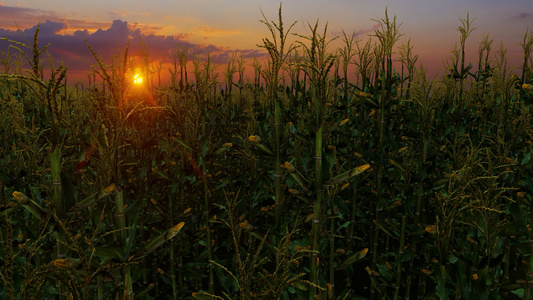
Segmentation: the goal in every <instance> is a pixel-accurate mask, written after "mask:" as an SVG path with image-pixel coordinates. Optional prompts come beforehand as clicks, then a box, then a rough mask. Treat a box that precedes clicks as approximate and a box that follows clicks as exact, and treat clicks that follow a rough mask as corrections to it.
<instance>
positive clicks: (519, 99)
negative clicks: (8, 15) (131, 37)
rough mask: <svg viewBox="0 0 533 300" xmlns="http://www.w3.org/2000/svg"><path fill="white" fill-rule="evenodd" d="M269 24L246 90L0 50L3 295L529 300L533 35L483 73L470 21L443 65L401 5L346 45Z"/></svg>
mask: <svg viewBox="0 0 533 300" xmlns="http://www.w3.org/2000/svg"><path fill="white" fill-rule="evenodd" d="M263 18H264V19H263V20H262V22H263V23H264V24H265V25H266V27H267V29H268V30H269V31H270V35H269V37H268V38H264V39H263V41H262V43H261V45H260V47H262V48H264V49H266V50H267V51H268V54H269V57H268V60H267V63H266V64H264V65H261V64H260V63H259V62H258V61H257V60H256V61H255V62H254V64H253V68H254V71H255V72H254V74H255V77H254V78H253V81H250V82H246V81H245V78H244V68H245V61H244V58H243V57H242V56H238V55H235V56H233V57H231V59H230V61H229V62H228V64H227V65H225V66H217V65H214V64H213V63H212V62H211V60H210V58H209V56H207V57H201V56H200V55H196V54H194V53H190V52H189V49H188V48H183V49H177V51H176V54H175V57H174V60H173V61H174V64H173V67H172V68H171V69H170V70H169V71H170V74H171V81H170V82H169V83H167V84H159V85H154V80H153V78H152V76H153V74H155V73H157V72H159V71H160V66H155V65H152V64H151V63H150V59H149V54H148V51H146V47H145V46H144V45H143V43H142V41H140V43H141V46H142V51H141V53H140V55H141V57H142V59H140V60H138V61H134V60H133V59H131V57H130V53H129V52H128V49H129V47H128V46H126V48H125V49H124V51H123V52H122V53H119V54H117V55H116V56H115V57H113V58H112V59H109V60H108V58H101V57H99V56H98V55H97V54H96V52H95V51H93V50H92V48H91V46H90V45H88V47H89V49H91V52H92V53H93V55H94V61H95V64H94V68H93V70H92V71H91V73H90V75H89V76H88V83H87V84H82V83H76V84H73V85H72V84H71V85H69V84H68V83H67V78H68V71H67V67H65V66H63V65H59V66H58V65H57V63H55V62H54V61H52V59H50V58H48V59H44V58H46V56H45V54H46V47H43V48H41V47H40V46H39V44H38V34H39V32H38V31H37V32H36V34H35V37H34V41H33V45H25V44H20V43H17V42H12V47H11V48H10V50H9V52H7V53H4V52H3V53H1V54H2V55H1V62H2V67H3V70H2V73H1V74H0V86H1V88H0V99H1V101H0V139H1V140H0V191H1V193H0V262H1V263H0V299H51V298H60V299H113V298H114V299H133V298H137V299H192V298H195V299H449V298H462V299H511V298H516V299H520V298H521V299H531V298H532V297H533V296H532V287H533V231H532V228H531V224H532V223H533V205H532V201H533V181H532V180H531V178H532V177H533V159H532V154H533V153H532V152H533V148H532V147H533V126H532V125H533V115H532V113H531V108H530V105H531V103H533V61H532V58H531V49H532V47H533V32H531V31H530V30H529V29H527V30H526V32H525V34H524V36H523V41H521V43H520V45H521V46H522V48H523V51H524V53H523V57H524V61H523V64H522V65H521V66H519V67H510V66H508V65H507V59H506V49H505V48H504V47H503V45H502V46H500V47H499V48H498V49H497V50H496V51H492V47H491V46H492V40H491V39H490V37H489V36H488V35H487V36H484V37H483V39H482V41H481V42H480V43H479V51H478V53H479V60H478V62H477V66H473V65H472V64H468V65H467V62H465V51H466V50H465V47H466V43H465V42H466V40H467V39H471V38H472V33H473V32H474V28H473V27H472V24H473V20H472V19H471V18H470V16H469V15H468V14H467V16H466V18H460V23H461V24H460V26H459V27H458V31H459V33H460V39H459V45H460V48H457V47H455V48H453V49H452V51H451V57H450V58H449V59H448V60H447V67H448V68H447V69H446V71H445V73H444V74H443V76H442V77H441V78H435V79H431V78H428V76H426V74H425V70H424V69H423V68H422V67H417V66H416V63H417V59H418V56H417V55H416V54H414V53H415V52H416V49H413V47H412V45H411V43H410V41H408V40H407V41H404V40H402V36H403V34H402V33H401V32H400V25H401V24H398V23H397V22H396V18H395V17H394V18H390V17H389V15H388V12H387V11H385V16H384V17H383V18H381V19H379V20H376V21H377V22H379V23H380V24H381V26H380V28H379V29H378V30H376V31H375V33H374V34H372V38H371V39H369V40H368V41H367V42H365V43H362V42H361V41H359V40H356V39H355V38H354V36H353V35H349V34H346V33H344V34H343V36H342V37H340V39H339V41H341V44H342V47H341V48H339V49H332V43H331V42H332V41H333V40H334V39H336V38H337V37H331V38H330V37H328V36H327V32H328V31H327V24H326V25H323V24H320V23H318V22H317V23H316V24H314V25H312V24H307V25H306V28H308V34H307V35H299V34H297V33H294V32H293V31H294V30H295V29H294V28H293V26H292V25H294V24H293V23H291V24H292V25H291V26H289V27H287V26H286V24H284V20H283V18H282V14H281V7H280V10H279V18H278V20H277V21H274V22H273V21H270V20H269V19H268V18H267V17H265V15H264V14H263ZM291 35H292V36H294V37H295V38H296V39H297V41H296V42H295V43H294V44H289V43H288V40H287V38H288V37H290V36H291ZM26 50H28V52H25V51H26ZM26 53H31V55H27V54H26ZM43 59H44V60H43ZM106 61H108V62H107V63H106ZM188 62H192V64H188ZM191 66H192V68H193V70H192V71H191V72H190V73H188V70H187V67H189V69H190V68H191ZM476 67H477V69H476ZM352 68H353V69H355V74H349V73H350V71H349V70H351V69H352ZM137 72H139V73H140V74H141V75H142V78H143V80H142V83H141V82H140V80H137V81H136V84H135V85H134V83H133V75H134V74H135V73H137ZM219 72H222V74H223V75H222V76H219ZM187 74H189V78H188V77H187ZM515 74H516V75H515ZM235 75H238V76H237V77H235ZM352 75H354V76H355V78H356V79H355V80H350V79H349V77H351V76H352ZM191 76H192V77H191Z"/></svg>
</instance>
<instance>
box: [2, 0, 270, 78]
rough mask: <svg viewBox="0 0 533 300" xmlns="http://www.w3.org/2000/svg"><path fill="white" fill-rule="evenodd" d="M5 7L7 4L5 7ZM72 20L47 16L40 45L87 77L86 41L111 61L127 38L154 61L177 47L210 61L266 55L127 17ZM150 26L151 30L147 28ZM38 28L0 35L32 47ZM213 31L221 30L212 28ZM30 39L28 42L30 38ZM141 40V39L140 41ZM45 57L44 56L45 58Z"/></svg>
mask: <svg viewBox="0 0 533 300" xmlns="http://www.w3.org/2000/svg"><path fill="white" fill-rule="evenodd" d="M2 8H4V7H2ZM82 25H83V23H82V22H78V23H76V27H77V28H80V27H82ZM72 27H73V26H72V24H70V22H69V21H68V20H64V19H63V20H59V21H50V20H47V21H46V22H44V23H41V24H40V31H39V46H40V47H43V46H44V45H47V44H50V46H49V48H48V52H49V53H50V55H51V56H52V58H53V59H54V62H58V61H62V62H63V63H64V64H65V65H66V66H68V67H69V74H73V75H74V77H75V78H77V79H84V77H85V75H86V74H87V72H88V71H89V70H90V68H91V66H94V65H96V61H95V59H94V57H93V56H92V54H91V52H90V50H89V49H88V47H87V44H86V42H85V41H87V43H89V45H91V47H92V49H93V50H94V51H95V52H96V53H97V54H98V55H99V56H100V57H102V58H103V59H104V61H105V62H106V63H110V62H111V61H110V60H111V58H112V57H113V55H117V54H120V53H121V52H122V51H124V49H125V47H126V45H127V43H128V41H130V44H129V50H128V51H129V52H128V53H129V55H130V56H132V57H135V56H137V55H139V54H140V51H141V44H144V45H145V46H146V48H147V50H148V54H149V56H150V59H151V61H154V62H156V64H158V63H159V62H162V63H170V62H172V60H173V55H174V54H175V53H176V50H177V47H185V46H187V47H188V48H189V53H190V54H191V56H190V58H191V59H194V58H195V57H196V55H198V54H200V56H201V57H204V58H205V57H206V56H207V53H209V54H210V57H211V62H213V63H215V64H217V63H226V62H227V61H228V59H229V58H230V57H231V55H232V53H234V52H241V53H243V56H244V57H245V58H251V57H260V56H262V55H264V54H263V53H262V52H261V51H260V50H259V49H244V50H239V49H230V48H225V47H219V46H216V45H211V44H206V45H203V44H195V43H190V42H189V41H188V40H187V38H188V37H190V34H189V33H181V34H177V35H160V34H156V33H155V32H156V30H157V26H150V25H142V24H137V23H134V24H133V25H130V24H128V22H126V21H122V20H114V21H113V22H112V23H111V25H110V26H109V25H108V26H107V28H106V27H103V26H102V27H100V28H98V29H96V30H91V31H90V30H88V29H72ZM145 28H148V30H147V31H148V32H152V33H147V32H145ZM36 30H37V25H34V26H32V27H30V28H27V29H24V30H11V29H3V28H0V37H5V38H8V39H10V40H14V41H17V42H22V43H27V44H28V46H30V47H31V43H32V42H33V36H34V35H35V32H36ZM65 31H71V32H72V34H62V33H64V32H65ZM212 31H213V32H218V31H217V30H216V29H212ZM28 41H29V42H28ZM141 41H142V42H141ZM9 45H10V43H8V42H7V41H1V40H0V50H2V51H7V48H8V47H9ZM26 53H27V54H28V55H31V50H30V49H27V50H26ZM42 59H44V57H43V58H42Z"/></svg>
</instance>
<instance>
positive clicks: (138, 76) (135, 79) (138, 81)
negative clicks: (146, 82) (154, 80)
mask: <svg viewBox="0 0 533 300" xmlns="http://www.w3.org/2000/svg"><path fill="white" fill-rule="evenodd" d="M133 83H135V84H137V85H139V84H141V83H143V77H142V76H141V74H135V75H134V76H133Z"/></svg>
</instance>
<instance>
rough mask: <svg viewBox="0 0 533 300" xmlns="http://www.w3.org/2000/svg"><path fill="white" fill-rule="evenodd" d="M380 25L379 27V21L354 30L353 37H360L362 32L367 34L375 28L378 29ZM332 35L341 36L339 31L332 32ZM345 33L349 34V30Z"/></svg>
mask: <svg viewBox="0 0 533 300" xmlns="http://www.w3.org/2000/svg"><path fill="white" fill-rule="evenodd" d="M380 27H381V25H380V24H379V23H376V24H374V25H373V26H372V27H370V28H365V29H359V30H357V31H354V32H353V33H352V34H353V37H354V38H358V37H361V36H362V35H364V34H367V33H370V32H374V31H375V30H376V29H378V28H380ZM332 35H333V36H343V34H342V32H341V31H335V32H332ZM346 35H347V36H349V35H350V32H346Z"/></svg>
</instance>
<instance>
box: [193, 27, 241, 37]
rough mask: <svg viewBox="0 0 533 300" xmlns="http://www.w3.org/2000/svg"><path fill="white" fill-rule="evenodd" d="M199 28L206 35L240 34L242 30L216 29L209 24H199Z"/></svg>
mask: <svg viewBox="0 0 533 300" xmlns="http://www.w3.org/2000/svg"><path fill="white" fill-rule="evenodd" d="M199 30H200V32H201V33H202V34H204V35H206V36H228V35H236V34H242V31H240V30H224V29H216V28H212V27H209V26H201V27H200V28H199Z"/></svg>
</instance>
